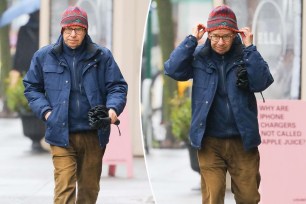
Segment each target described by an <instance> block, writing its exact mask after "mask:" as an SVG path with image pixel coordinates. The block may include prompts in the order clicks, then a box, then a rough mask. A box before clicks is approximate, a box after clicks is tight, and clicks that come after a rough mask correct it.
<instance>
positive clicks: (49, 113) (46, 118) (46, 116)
mask: <svg viewBox="0 0 306 204" xmlns="http://www.w3.org/2000/svg"><path fill="white" fill-rule="evenodd" d="M50 115H51V111H48V112H47V113H46V114H45V120H46V121H47V120H48V118H49V116H50Z"/></svg>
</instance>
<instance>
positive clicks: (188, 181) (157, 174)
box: [146, 148, 236, 204]
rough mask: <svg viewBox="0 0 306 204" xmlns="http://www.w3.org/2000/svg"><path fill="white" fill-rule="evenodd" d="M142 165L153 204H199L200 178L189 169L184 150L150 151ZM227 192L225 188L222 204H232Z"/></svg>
mask: <svg viewBox="0 0 306 204" xmlns="http://www.w3.org/2000/svg"><path fill="white" fill-rule="evenodd" d="M146 163H147V168H148V174H149V177H150V181H151V185H152V190H153V194H154V198H155V201H156V203H157V204H186V203H187V204H188V203H189V204H196V203H198V204H200V203H202V198H201V191H200V185H201V184H200V183H201V177H200V174H199V173H197V172H195V171H193V170H192V169H191V165H190V161H189V155H188V150H187V149H186V148H182V149H150V151H149V154H147V155H146ZM227 182H228V181H227ZM229 189H230V185H227V190H226V195H225V200H224V203H225V204H235V203H236V202H235V200H234V196H233V194H232V193H231V192H230V190H229Z"/></svg>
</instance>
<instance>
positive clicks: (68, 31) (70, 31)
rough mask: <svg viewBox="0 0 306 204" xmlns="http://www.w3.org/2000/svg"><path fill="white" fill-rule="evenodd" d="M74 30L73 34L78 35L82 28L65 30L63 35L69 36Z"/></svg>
mask: <svg viewBox="0 0 306 204" xmlns="http://www.w3.org/2000/svg"><path fill="white" fill-rule="evenodd" d="M73 30H74V32H75V34H77V35H80V34H82V32H83V30H84V29H83V28H69V27H68V28H65V33H66V34H71V33H72V31H73Z"/></svg>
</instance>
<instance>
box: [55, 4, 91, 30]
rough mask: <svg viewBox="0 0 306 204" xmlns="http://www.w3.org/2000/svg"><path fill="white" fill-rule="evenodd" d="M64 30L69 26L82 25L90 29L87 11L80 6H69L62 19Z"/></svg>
mask: <svg viewBox="0 0 306 204" xmlns="http://www.w3.org/2000/svg"><path fill="white" fill-rule="evenodd" d="M61 26H62V31H63V28H65V27H68V26H81V27H83V28H86V30H87V29H88V21H87V13H86V11H84V10H83V9H81V8H80V7H78V6H71V7H68V8H67V9H66V10H65V11H64V13H63V15H62V20H61Z"/></svg>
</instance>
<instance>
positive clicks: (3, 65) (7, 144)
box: [0, 0, 153, 204]
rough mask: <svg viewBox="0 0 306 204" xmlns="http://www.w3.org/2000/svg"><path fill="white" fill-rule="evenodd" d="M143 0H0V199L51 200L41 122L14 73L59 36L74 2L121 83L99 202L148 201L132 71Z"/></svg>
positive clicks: (137, 60)
mask: <svg viewBox="0 0 306 204" xmlns="http://www.w3.org/2000/svg"><path fill="white" fill-rule="evenodd" d="M149 4H150V1H149V0H130V1H123V0H53V1H51V0H3V1H0V128H1V133H0V153H1V155H3V157H1V159H0V162H1V163H2V164H3V165H1V167H0V202H1V203H31V204H33V203H52V196H53V166H52V161H51V157H50V155H49V154H48V151H49V148H48V145H47V144H46V143H44V138H43V137H44V124H43V123H42V122H41V121H39V120H37V119H36V118H35V117H33V114H32V113H31V111H30V110H29V108H28V106H27V102H26V100H25V98H24V96H23V85H22V82H21V80H22V76H23V74H24V73H25V72H26V71H27V69H28V67H29V64H30V60H31V57H32V55H33V53H34V52H35V51H36V50H37V49H38V48H40V47H43V46H45V45H47V44H50V43H54V42H55V41H56V40H57V38H58V36H59V35H60V31H61V27H60V20H61V15H62V12H63V11H64V10H65V9H66V8H67V7H68V6H69V5H78V6H80V7H82V8H83V9H84V10H85V11H86V12H87V14H88V21H89V30H88V33H89V35H90V36H91V37H92V39H93V41H94V42H95V43H98V44H100V45H102V46H105V47H107V48H108V49H110V50H111V51H112V53H113V55H114V58H115V60H116V62H117V63H118V65H119V67H120V69H121V71H122V74H123V75H124V77H125V79H126V81H127V83H128V84H129V93H128V102H127V106H126V108H125V110H124V112H123V113H122V114H121V115H120V116H119V119H120V120H121V124H120V130H121V136H120V137H119V133H118V130H117V128H116V127H115V129H114V130H112V133H111V138H110V143H109V145H108V148H107V151H106V153H105V157H104V158H103V162H104V165H103V175H102V176H103V177H102V179H101V186H102V187H101V193H100V196H99V202H98V203H101V202H102V200H103V202H102V203H126V202H128V203H153V195H152V192H151V188H150V183H149V180H148V177H147V170H146V166H145V159H144V148H143V143H142V134H141V120H140V117H139V115H140V103H139V101H140V100H139V98H140V97H139V96H140V93H139V91H140V89H139V81H140V72H141V69H140V67H141V55H142V48H143V38H144V37H143V35H144V28H145V23H146V18H147V13H148V9H149Z"/></svg>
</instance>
